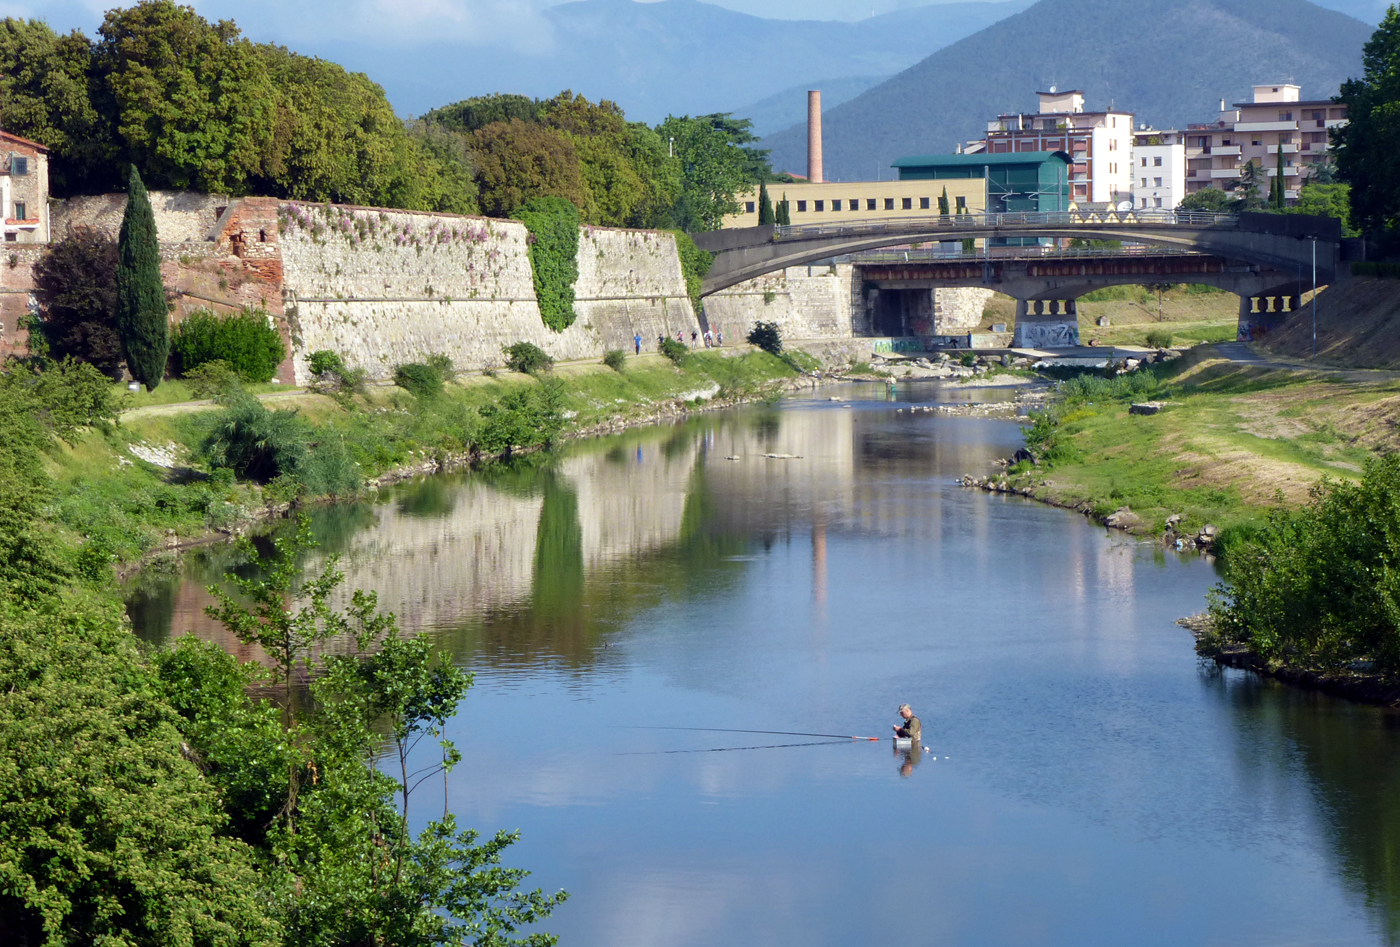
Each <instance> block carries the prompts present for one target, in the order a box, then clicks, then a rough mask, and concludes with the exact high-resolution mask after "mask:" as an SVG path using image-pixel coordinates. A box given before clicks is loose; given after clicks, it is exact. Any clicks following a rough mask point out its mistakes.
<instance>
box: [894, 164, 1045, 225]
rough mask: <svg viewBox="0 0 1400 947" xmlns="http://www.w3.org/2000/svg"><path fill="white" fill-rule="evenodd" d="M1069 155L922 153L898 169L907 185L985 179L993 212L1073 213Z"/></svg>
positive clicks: (988, 199)
mask: <svg viewBox="0 0 1400 947" xmlns="http://www.w3.org/2000/svg"><path fill="white" fill-rule="evenodd" d="M1071 160H1072V159H1071V158H1070V156H1069V155H1067V154H1065V153H1064V152H1063V151H1031V152H1021V153H1020V154H1004V155H990V154H976V155H916V156H914V157H911V158H900V159H899V160H898V161H896V162H895V163H894V165H893V167H894V168H896V169H897V170H898V171H899V179H900V180H901V181H928V180H934V181H940V180H959V179H962V180H966V179H968V178H982V179H984V180H985V181H986V182H987V185H986V187H987V205H986V206H987V212H988V213H989V214H1015V213H1022V212H1025V213H1051V212H1054V211H1064V210H1069V166H1070V163H1071Z"/></svg>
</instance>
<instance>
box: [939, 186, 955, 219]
mask: <svg viewBox="0 0 1400 947" xmlns="http://www.w3.org/2000/svg"><path fill="white" fill-rule="evenodd" d="M938 213H939V214H940V215H941V216H943V217H947V216H948V215H949V214H950V213H952V205H950V204H949V203H948V188H947V186H946V185H945V186H944V188H943V193H942V194H940V195H938Z"/></svg>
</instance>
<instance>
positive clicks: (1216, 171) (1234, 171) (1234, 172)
mask: <svg viewBox="0 0 1400 947" xmlns="http://www.w3.org/2000/svg"><path fill="white" fill-rule="evenodd" d="M1210 176H1211V177H1212V178H1214V179H1216V180H1217V181H1219V180H1230V179H1232V178H1237V177H1239V176H1240V169H1239V168H1212V169H1211V171H1210Z"/></svg>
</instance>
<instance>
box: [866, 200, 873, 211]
mask: <svg viewBox="0 0 1400 947" xmlns="http://www.w3.org/2000/svg"><path fill="white" fill-rule="evenodd" d="M865 209H866V210H874V209H875V198H873V197H867V198H866V199H865Z"/></svg>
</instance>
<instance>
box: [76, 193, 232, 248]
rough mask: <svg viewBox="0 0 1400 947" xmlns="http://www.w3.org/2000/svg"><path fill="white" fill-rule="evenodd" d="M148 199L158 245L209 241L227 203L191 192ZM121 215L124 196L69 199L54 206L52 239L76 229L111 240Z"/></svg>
mask: <svg viewBox="0 0 1400 947" xmlns="http://www.w3.org/2000/svg"><path fill="white" fill-rule="evenodd" d="M150 198H151V209H152V210H153V211H155V217H156V232H157V233H158V234H159V235H160V241H161V243H202V242H204V241H212V240H213V239H214V236H213V232H214V225H215V224H216V223H218V220H219V215H220V214H222V213H223V212H224V211H225V210H226V209H227V208H228V207H229V203H230V202H229V199H228V198H227V197H222V196H220V195H217V194H196V193H194V192H193V191H151V192H150ZM125 213H126V195H125V194H96V195H92V196H88V197H70V198H68V199H67V200H63V201H60V202H58V203H57V204H55V205H54V210H53V239H55V240H62V239H63V238H64V237H66V236H68V234H69V233H71V232H72V231H73V230H74V229H76V228H78V227H89V228H91V229H93V230H96V231H98V232H99V233H105V234H107V235H108V236H110V237H111V238H112V239H113V240H115V239H116V237H117V233H118V232H119V231H120V230H121V227H122V215H123V214H125Z"/></svg>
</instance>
